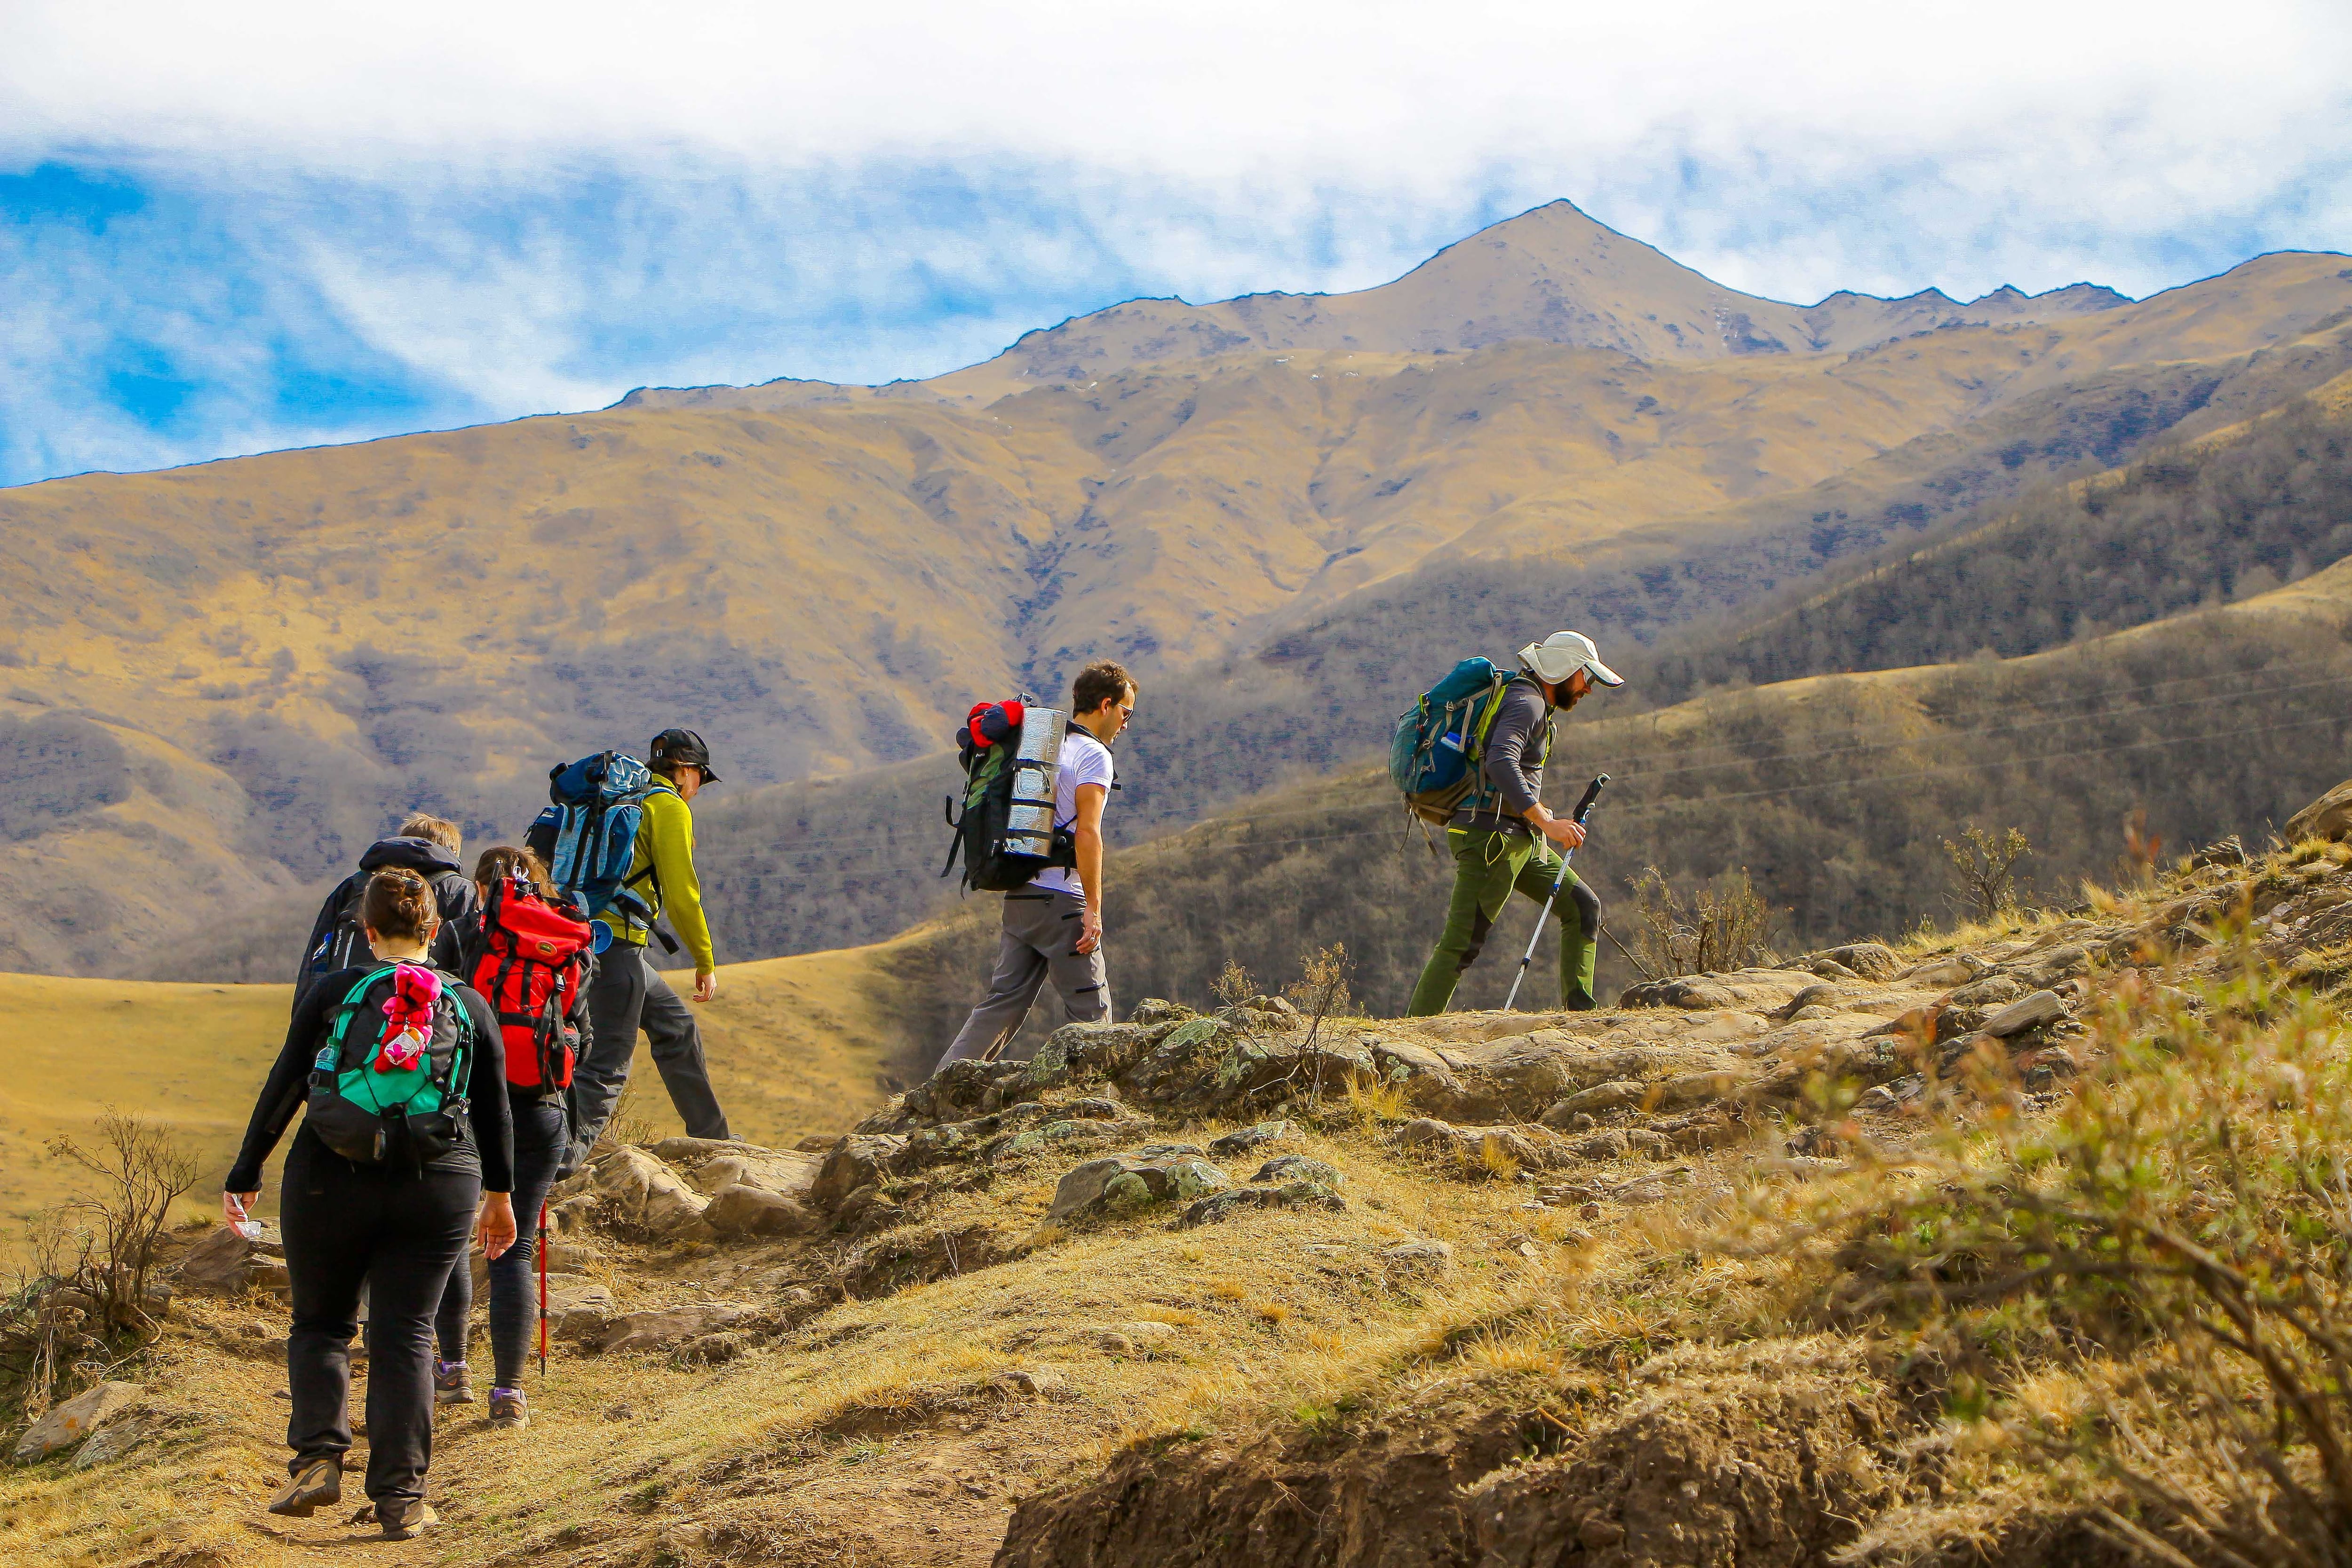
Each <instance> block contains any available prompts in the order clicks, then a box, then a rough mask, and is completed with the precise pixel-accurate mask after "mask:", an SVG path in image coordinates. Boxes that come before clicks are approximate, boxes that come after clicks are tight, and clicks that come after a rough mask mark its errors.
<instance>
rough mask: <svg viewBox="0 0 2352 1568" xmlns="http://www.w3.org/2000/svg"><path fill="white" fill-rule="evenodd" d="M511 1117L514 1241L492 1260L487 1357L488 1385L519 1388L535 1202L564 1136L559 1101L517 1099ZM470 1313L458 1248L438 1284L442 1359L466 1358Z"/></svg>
mask: <svg viewBox="0 0 2352 1568" xmlns="http://www.w3.org/2000/svg"><path fill="white" fill-rule="evenodd" d="M510 1114H511V1115H512V1117H513V1119H514V1217H515V1240H514V1245H513V1246H511V1247H509V1248H508V1249H506V1250H505V1251H504V1252H501V1253H500V1254H499V1256H497V1257H495V1258H493V1259H491V1260H490V1265H489V1274H490V1281H489V1283H490V1359H491V1362H492V1364H493V1365H494V1366H495V1368H496V1371H495V1373H494V1374H493V1377H494V1381H493V1383H492V1385H491V1386H493V1387H496V1388H520V1387H521V1386H522V1369H523V1367H524V1365H525V1364H527V1363H528V1362H529V1361H530V1346H531V1330H532V1328H534V1327H535V1326H536V1325H537V1323H538V1322H539V1281H537V1280H536V1279H534V1278H533V1277H532V1276H533V1272H534V1270H536V1269H537V1267H538V1265H537V1263H536V1262H535V1261H534V1260H536V1259H537V1257H538V1256H539V1206H540V1205H541V1204H542V1203H544V1202H546V1201H547V1189H548V1188H550V1187H551V1186H554V1185H555V1167H556V1166H558V1165H560V1164H562V1160H563V1152H564V1148H565V1146H566V1144H567V1142H568V1140H567V1139H566V1137H565V1128H566V1125H567V1122H566V1118H565V1117H564V1114H563V1102H562V1101H561V1100H541V1101H536V1102H524V1101H518V1102H516V1103H514V1106H513V1109H512V1111H511V1112H510ZM473 1315H474V1260H473V1255H472V1254H471V1252H460V1253H459V1254H457V1262H456V1263H455V1264H453V1265H452V1266H451V1267H450V1270H449V1283H448V1285H447V1286H446V1288H444V1289H443V1291H442V1292H441V1310H440V1311H439V1312H436V1313H435V1314H434V1320H433V1322H434V1327H433V1337H434V1338H435V1339H436V1341H438V1342H439V1343H440V1346H441V1359H442V1360H444V1361H463V1360H465V1359H466V1341H467V1338H468V1331H469V1330H470V1329H471V1327H472V1319H473Z"/></svg>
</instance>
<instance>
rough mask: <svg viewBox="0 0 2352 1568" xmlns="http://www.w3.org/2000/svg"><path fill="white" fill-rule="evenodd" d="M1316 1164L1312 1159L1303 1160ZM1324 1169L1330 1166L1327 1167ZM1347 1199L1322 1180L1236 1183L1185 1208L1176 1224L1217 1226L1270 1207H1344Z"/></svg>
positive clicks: (1346, 1205) (1187, 1226) (1346, 1204)
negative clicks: (1238, 1184)
mask: <svg viewBox="0 0 2352 1568" xmlns="http://www.w3.org/2000/svg"><path fill="white" fill-rule="evenodd" d="M1303 1163H1305V1164H1309V1165H1311V1164H1313V1163H1314V1162H1313V1161H1311V1160H1310V1161H1306V1162H1303ZM1324 1168H1325V1169H1327V1170H1328V1169H1329V1167H1328V1166H1325V1167H1324ZM1346 1207H1348V1200H1347V1199H1346V1198H1344V1197H1340V1196H1339V1194H1338V1193H1336V1192H1333V1191H1332V1190H1331V1189H1330V1188H1329V1187H1328V1186H1324V1185H1323V1184H1322V1183H1321V1182H1315V1181H1294V1182H1289V1183H1286V1185H1284V1186H1237V1187H1228V1188H1226V1189H1225V1190H1224V1191H1223V1192H1213V1193H1211V1194H1210V1195H1209V1196H1208V1197H1203V1198H1200V1199H1198V1200H1196V1201H1194V1202H1192V1203H1190V1204H1187V1205H1185V1207H1184V1212H1183V1213H1181V1214H1180V1215H1178V1216H1177V1217H1176V1223H1177V1224H1178V1225H1180V1226H1183V1227H1185V1228H1188V1229H1189V1228H1192V1227H1193V1226H1196V1225H1215V1224H1218V1223H1220V1222H1222V1221H1223V1220H1227V1219H1231V1218H1234V1216H1235V1215H1238V1214H1242V1213H1245V1212H1248V1211H1251V1210H1255V1209H1267V1208H1326V1209H1335V1210H1343V1209H1345V1208H1346Z"/></svg>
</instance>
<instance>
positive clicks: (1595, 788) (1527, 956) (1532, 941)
mask: <svg viewBox="0 0 2352 1568" xmlns="http://www.w3.org/2000/svg"><path fill="white" fill-rule="evenodd" d="M1608 782H1609V775H1607V774H1606V773H1603V774H1601V776H1600V777H1598V778H1596V779H1593V780H1592V782H1591V783H1590V784H1588V785H1586V786H1585V787H1584V799H1583V800H1579V801H1578V802H1577V803H1576V810H1574V811H1572V812H1570V817H1571V819H1572V820H1573V821H1575V823H1576V825H1577V826H1578V827H1582V826H1584V820H1585V819H1586V818H1587V817H1590V816H1591V815H1592V802H1593V801H1595V800H1599V799H1600V798H1601V786H1602V785H1603V784H1606V783H1608ZM1575 858H1576V852H1575V851H1574V850H1568V851H1564V852H1562V853H1561V855H1560V857H1559V875H1558V876H1556V877H1554V878H1552V879H1551V894H1550V896H1549V897H1548V898H1546V899H1545V900H1544V906H1543V913H1542V914H1540V915H1537V916H1536V928H1535V930H1534V931H1533V932H1531V933H1529V934H1528V950H1527V951H1526V952H1525V953H1523V954H1521V955H1520V956H1519V972H1518V973H1517V974H1516V975H1514V976H1512V977H1511V994H1510V995H1509V996H1507V997H1505V998H1503V1010H1504V1011H1505V1012H1509V1011H1510V1010H1511V1008H1512V1006H1513V1004H1515V1003H1516V1002H1517V1000H1518V999H1519V987H1520V986H1521V985H1522V984H1523V983H1524V982H1525V981H1526V979H1527V977H1528V965H1529V964H1532V963H1534V962H1535V960H1536V943H1537V942H1538V941H1539V940H1540V939H1541V938H1542V936H1543V928H1544V922H1545V921H1547V920H1549V919H1550V918H1551V906H1552V905H1553V904H1557V903H1559V890H1560V889H1561V888H1563V887H1565V886H1567V885H1568V862H1570V861H1571V860H1573V859H1575Z"/></svg>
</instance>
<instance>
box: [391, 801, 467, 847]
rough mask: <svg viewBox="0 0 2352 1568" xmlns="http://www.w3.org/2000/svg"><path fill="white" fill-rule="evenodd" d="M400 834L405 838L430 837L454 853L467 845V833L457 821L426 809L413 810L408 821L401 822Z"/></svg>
mask: <svg viewBox="0 0 2352 1568" xmlns="http://www.w3.org/2000/svg"><path fill="white" fill-rule="evenodd" d="M400 836H401V837H402V838H404V839H430V840H432V841H434V842H435V843H436V844H439V845H440V846H441V847H442V848H443V849H445V850H447V851H448V852H450V853H451V854H453V855H454V854H456V853H457V852H458V851H459V850H461V849H463V848H465V847H466V835H465V833H464V832H462V831H459V829H458V827H457V823H455V822H453V821H449V820H448V819H447V818H446V817H436V816H433V815H432V814H430V813H429V812H425V811H411V812H410V813H409V814H408V821H404V822H403V823H401V824H400Z"/></svg>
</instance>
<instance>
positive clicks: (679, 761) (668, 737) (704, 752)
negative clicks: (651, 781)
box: [652, 729, 719, 784]
mask: <svg viewBox="0 0 2352 1568" xmlns="http://www.w3.org/2000/svg"><path fill="white" fill-rule="evenodd" d="M653 752H654V754H653V758H652V765H653V767H654V768H655V769H656V771H658V770H659V769H661V768H667V767H685V768H701V769H702V781H703V782H704V783H705V784H716V783H718V782H719V775H718V774H716V773H714V772H712V771H711V770H710V747H707V746H705V745H703V744H702V737H700V736H698V735H697V734H695V733H694V731H692V730H690V729H666V730H663V731H662V732H661V733H660V734H659V735H656V736H655V737H654V746H653Z"/></svg>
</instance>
